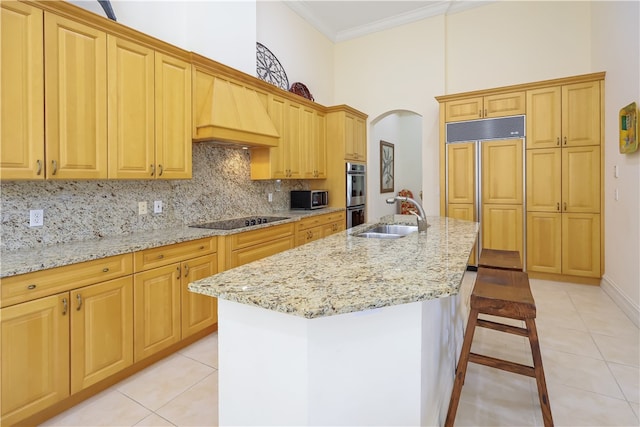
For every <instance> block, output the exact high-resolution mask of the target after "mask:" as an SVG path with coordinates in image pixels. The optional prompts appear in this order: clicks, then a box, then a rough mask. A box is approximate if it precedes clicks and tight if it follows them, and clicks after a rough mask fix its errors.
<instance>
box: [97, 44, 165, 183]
mask: <svg viewBox="0 0 640 427" xmlns="http://www.w3.org/2000/svg"><path fill="white" fill-rule="evenodd" d="M107 44H108V46H107V52H108V61H107V63H108V67H109V68H108V70H109V72H108V88H109V102H108V111H109V178H121V179H122V178H124V179H141V178H142V179H151V178H152V177H153V173H152V172H153V170H154V165H155V135H154V132H155V126H154V120H155V115H154V112H155V108H154V102H155V95H154V88H155V86H154V71H153V70H154V65H155V63H154V51H153V49H149V48H147V47H144V46H141V45H139V44H136V43H131V42H129V41H126V40H122V39H119V38H117V37H115V36H111V35H109V36H108V37H107Z"/></svg>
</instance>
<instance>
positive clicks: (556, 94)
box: [527, 86, 562, 148]
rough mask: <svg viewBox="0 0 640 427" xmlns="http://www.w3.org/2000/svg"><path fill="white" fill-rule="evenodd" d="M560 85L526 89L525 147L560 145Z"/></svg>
mask: <svg viewBox="0 0 640 427" xmlns="http://www.w3.org/2000/svg"><path fill="white" fill-rule="evenodd" d="M561 94H562V91H561V89H560V86H552V87H546V88H542V89H535V90H528V91H527V148H553V147H560V138H561V136H562V130H561V123H562V121H561V120H562V113H561V110H562V100H561Z"/></svg>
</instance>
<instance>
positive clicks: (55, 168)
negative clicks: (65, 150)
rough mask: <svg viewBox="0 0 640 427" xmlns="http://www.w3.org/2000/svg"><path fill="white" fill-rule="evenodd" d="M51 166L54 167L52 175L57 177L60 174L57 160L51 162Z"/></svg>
mask: <svg viewBox="0 0 640 427" xmlns="http://www.w3.org/2000/svg"><path fill="white" fill-rule="evenodd" d="M51 164H52V165H53V172H52V173H51V175H55V174H56V172H58V162H57V161H56V160H51Z"/></svg>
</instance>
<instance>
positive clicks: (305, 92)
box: [289, 82, 314, 101]
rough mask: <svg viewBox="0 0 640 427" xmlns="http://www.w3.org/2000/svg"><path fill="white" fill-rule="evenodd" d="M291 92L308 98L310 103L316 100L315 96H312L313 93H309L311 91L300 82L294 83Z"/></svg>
mask: <svg viewBox="0 0 640 427" xmlns="http://www.w3.org/2000/svg"><path fill="white" fill-rule="evenodd" d="M289 92H293V93H295V94H296V95H300V96H301V97H303V98H307V99H308V100H310V101H313V100H314V99H313V95H311V92H309V89H307V87H306V86H305V85H304V84H303V83H300V82H295V83H292V84H291V88H290V89H289Z"/></svg>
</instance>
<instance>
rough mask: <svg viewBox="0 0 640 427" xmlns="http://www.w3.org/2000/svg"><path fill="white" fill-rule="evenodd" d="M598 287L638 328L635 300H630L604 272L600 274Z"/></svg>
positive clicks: (638, 310)
mask: <svg viewBox="0 0 640 427" xmlns="http://www.w3.org/2000/svg"><path fill="white" fill-rule="evenodd" d="M600 287H601V288H602V290H603V291H605V292H606V293H607V295H609V296H610V297H611V299H612V300H613V302H615V303H616V305H617V306H618V307H620V309H621V310H622V312H623V313H624V314H626V315H627V317H628V318H629V319H630V320H631V321H632V322H633V323H634V324H635V325H636V326H637V327H638V328H640V306H638V305H637V304H636V303H635V302H633V301H632V300H631V298H629V297H628V296H627V295H625V293H624V292H622V290H621V289H620V287H619V286H618V285H616V283H615V282H614V281H613V280H611V279H610V278H609V277H607V275H606V274H605V275H604V276H602V281H601V282H600Z"/></svg>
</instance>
